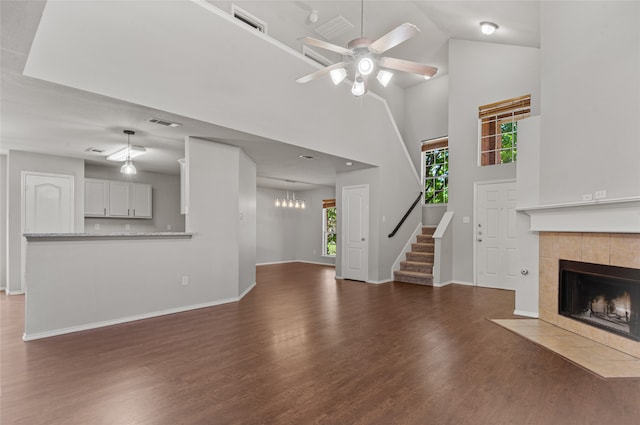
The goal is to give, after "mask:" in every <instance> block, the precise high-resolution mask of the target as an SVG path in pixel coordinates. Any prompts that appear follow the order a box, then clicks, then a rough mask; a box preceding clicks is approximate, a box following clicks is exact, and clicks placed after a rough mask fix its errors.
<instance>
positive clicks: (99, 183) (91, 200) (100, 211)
mask: <svg viewBox="0 0 640 425" xmlns="http://www.w3.org/2000/svg"><path fill="white" fill-rule="evenodd" d="M108 205H109V182H108V181H106V180H96V179H84V215H85V217H106V216H107V206H108Z"/></svg>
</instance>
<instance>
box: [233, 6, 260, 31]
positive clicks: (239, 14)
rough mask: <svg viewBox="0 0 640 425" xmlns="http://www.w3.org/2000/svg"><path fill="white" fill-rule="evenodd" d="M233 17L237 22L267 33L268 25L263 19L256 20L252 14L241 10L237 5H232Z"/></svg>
mask: <svg viewBox="0 0 640 425" xmlns="http://www.w3.org/2000/svg"><path fill="white" fill-rule="evenodd" d="M231 15H233V17H234V18H236V19H237V20H239V21H241V22H243V23H245V24H247V25H249V26H250V27H252V28H254V29H257V30H258V31H260V32H263V33H265V34H266V33H267V23H266V22H264V21H263V20H261V19H258V18H256V17H255V16H253V15H252V14H251V13H249V12H247V11H246V10H244V9H241V8H239V7H238V6H236V5H235V4H232V5H231Z"/></svg>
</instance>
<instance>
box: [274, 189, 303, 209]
mask: <svg viewBox="0 0 640 425" xmlns="http://www.w3.org/2000/svg"><path fill="white" fill-rule="evenodd" d="M291 194H292V197H291V198H289V191H288V190H287V197H286V198H285V197H284V196H283V197H282V198H276V202H275V205H276V208H298V209H305V208H306V207H307V205H306V204H305V202H304V199H296V194H295V192H291Z"/></svg>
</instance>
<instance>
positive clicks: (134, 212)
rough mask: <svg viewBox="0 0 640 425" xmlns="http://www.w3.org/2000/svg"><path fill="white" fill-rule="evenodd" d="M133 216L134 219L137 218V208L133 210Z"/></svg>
mask: <svg viewBox="0 0 640 425" xmlns="http://www.w3.org/2000/svg"><path fill="white" fill-rule="evenodd" d="M133 216H134V217H135V216H136V209H135V208H134V209H133Z"/></svg>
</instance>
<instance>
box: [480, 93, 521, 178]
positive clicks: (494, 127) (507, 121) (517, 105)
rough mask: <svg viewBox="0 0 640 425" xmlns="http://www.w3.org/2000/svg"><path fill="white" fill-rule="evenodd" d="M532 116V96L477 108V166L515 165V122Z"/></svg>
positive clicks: (516, 127)
mask: <svg viewBox="0 0 640 425" xmlns="http://www.w3.org/2000/svg"><path fill="white" fill-rule="evenodd" d="M530 113H531V95H530V94H527V95H525V96H520V97H515V98H513V99H507V100H503V101H501V102H496V103H490V104H488V105H483V106H480V107H479V108H478V118H479V120H480V149H479V150H480V158H479V163H480V165H482V166H484V165H496V164H506V163H509V162H515V161H516V159H517V157H518V120H519V119H522V118H526V117H528V116H529V115H530Z"/></svg>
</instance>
